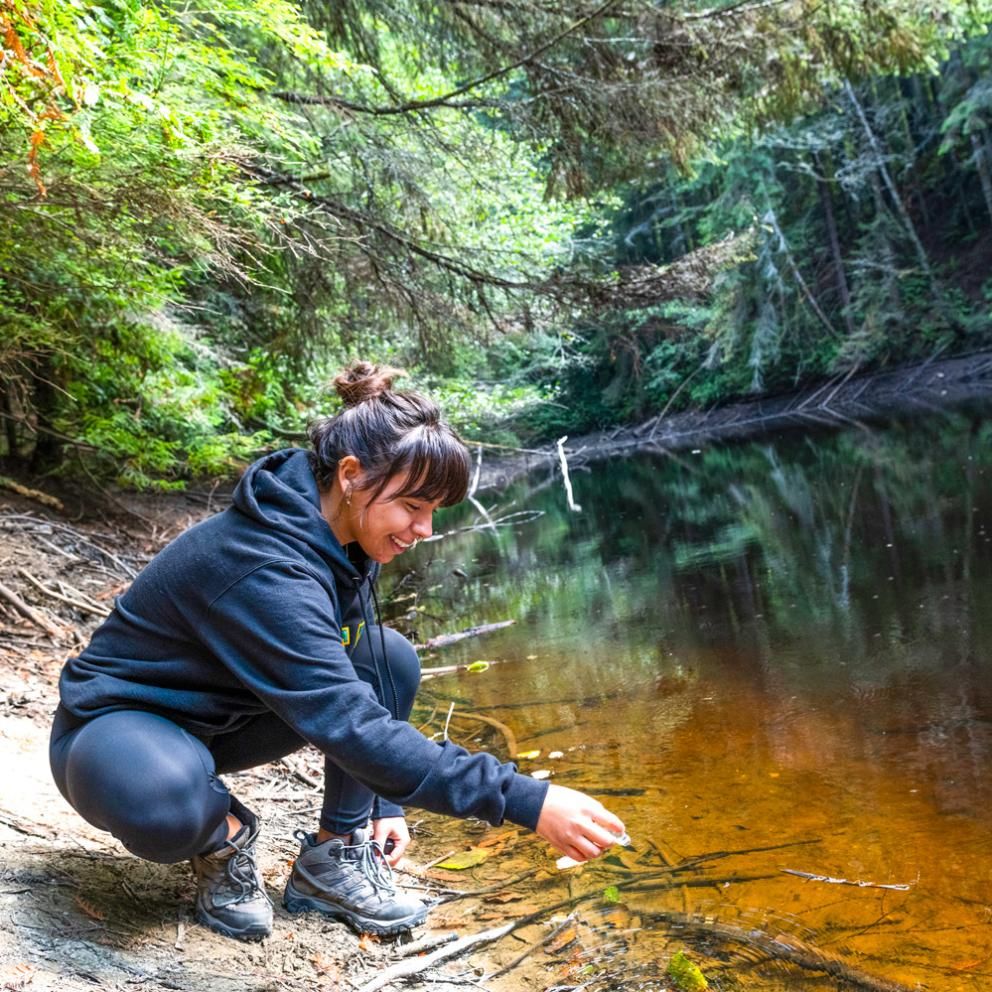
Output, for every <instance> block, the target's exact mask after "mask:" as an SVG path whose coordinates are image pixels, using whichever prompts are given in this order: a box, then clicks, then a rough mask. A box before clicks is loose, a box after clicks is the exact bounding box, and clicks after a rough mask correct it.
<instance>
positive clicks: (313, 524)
mask: <svg viewBox="0 0 992 992" xmlns="http://www.w3.org/2000/svg"><path fill="white" fill-rule="evenodd" d="M233 501H234V506H235V508H236V509H238V510H240V511H241V512H242V513H243V514H245V515H246V516H248V517H250V518H251V519H252V520H255V521H257V522H258V523H260V524H262V525H264V526H265V527H271V528H273V529H274V530H278V531H280V532H282V533H283V534H286V535H288V536H290V537H292V538H294V539H295V540H297V541H300V542H302V543H303V544H306V545H308V546H309V547H310V548H312V549H313V550H314V551H315V552H316V553H317V554H318V555H320V557H321V558H323V559H324V560H325V561H326V562H327V563H328V564H329V565H330V566H331V567H332V568H333V569H334V571H335V572H336V573H338V574H339V575H340V574H341V573H344V575H345V576H348V577H349V578H350V579H351V580H352V581H354V580H355V579H364V578H366V577H368V576H369V574H370V572H372V562H371V561H370V560H369V559H368V558H366V557H365V555H361V557H360V559H359V560H358V564H356V563H355V562H353V561H352V559H351V558H349V556H348V554H347V553H346V552H345V550H344V548H343V547H342V546H341V544H340V543H339V542H338V539H337V538H336V537H335V536H334V531H332V530H331V527H330V524H328V522H327V521H326V520H325V519H324V517H323V514H322V513H321V512H320V490H319V489H318V487H317V480H316V479H315V478H314V475H313V471H312V470H311V468H310V457H309V453H308V452H306V451H304V450H303V449H301V448H283V449H282V450H280V451H274V452H273V453H272V454H271V455H266V456H265V457H264V458H260V459H259V460H258V461H256V462H254V463H253V464H252V465H250V466H249V467H248V469H247V470H246V471H245V474H244V475H243V476H242V477H241V481H240V482H239V483H238V486H237V488H236V489H235V490H234V497H233Z"/></svg>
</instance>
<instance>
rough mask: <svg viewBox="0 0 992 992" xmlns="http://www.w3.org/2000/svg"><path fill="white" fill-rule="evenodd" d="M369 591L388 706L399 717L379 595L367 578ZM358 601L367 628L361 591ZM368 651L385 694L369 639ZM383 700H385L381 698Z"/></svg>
mask: <svg viewBox="0 0 992 992" xmlns="http://www.w3.org/2000/svg"><path fill="white" fill-rule="evenodd" d="M369 591H370V592H371V593H372V605H373V609H374V611H375V621H376V624H377V625H378V627H379V647H380V649H381V650H382V664H383V667H384V668H385V670H386V678H387V679H388V680H389V689H390V691H391V692H392V694H393V705H392V706H391V707H389V709H390V710H391V712H392V714H393V716H394V717H396V718H397V719H399V708H400V697H399V694H398V693H397V692H396V682H395V681H394V680H393V670H392V669H391V668H390V667H389V656H388V655H387V654H386V633H385V631H384V630H383V627H382V612H381V611H380V609H379V596H378V593H376V591H375V582H374V581H372V579H371V578H370V579H369ZM358 602H359V605H360V606H361V610H362V619H363V620H364V621H365V629H366V630H368V629H369V628H370V627H371V624H370V623H369V618H368V617H367V616H366V614H365V600H364V599H363V597H362V595H361V592H359V595H358ZM369 651H370V653H371V654H372V664H373V665H374V666H375V670H376V674H377V675H378V676H379V684H380V685H381V686H382V687H383V694H385V689H386V686H385V682H384V681H383V678H382V671H381V670H380V668H379V659H378V658H377V657H376V655H375V647H374V646H373V644H372V641H371V639H370V640H369ZM383 702H385V700H383Z"/></svg>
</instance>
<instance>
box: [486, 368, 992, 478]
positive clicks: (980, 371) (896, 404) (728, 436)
mask: <svg viewBox="0 0 992 992" xmlns="http://www.w3.org/2000/svg"><path fill="white" fill-rule="evenodd" d="M989 397H992V351H980V352H975V353H972V354H969V355H959V356H956V357H952V358H944V359H941V358H934V359H929V360H927V361H924V362H917V363H913V364H907V365H901V366H898V367H896V368H892V369H886V370H884V371H881V372H870V373H865V374H862V375H858V374H857V370H856V369H853V370H851V371H849V372H847V373H844V374H839V375H837V376H834V377H833V378H831V379H828V380H827V381H826V382H821V383H818V384H816V385H814V386H810V387H808V388H805V389H801V390H796V391H795V392H792V393H783V394H780V395H778V396H764V397H761V398H760V399H755V400H752V401H748V402H745V403H731V404H728V405H726V406H717V407H712V408H710V409H708V410H688V411H685V412H683V413H675V414H670V415H665V412H664V411H661V413H659V414H658V415H656V416H654V417H652V418H650V419H648V420H646V421H644V422H642V423H640V424H631V425H621V426H618V427H613V428H610V429H608V430H603V431H597V432H595V433H592V434H585V435H582V436H579V437H570V438H568V440H567V442H566V444H565V455H566V457H567V460H568V464H569V465H570V466H573V467H576V466H579V465H582V464H587V463H589V462H594V461H600V460H602V459H605V458H614V457H621V456H626V455H630V454H634V453H636V452H638V451H646V450H651V449H654V450H660V451H670V452H678V451H682V450H685V449H692V448H701V447H705V446H707V445H711V444H715V443H718V442H720V443H722V442H729V441H738V440H746V439H749V438H754V437H757V436H760V435H761V434H765V433H770V432H785V431H794V430H810V429H815V430H821V429H842V428H845V427H852V426H853V427H857V428H862V429H868V428H869V427H870V425H871V424H873V423H875V422H877V421H880V420H884V419H887V418H891V417H897V416H905V415H908V414H912V413H919V412H934V411H939V410H941V409H946V408H949V407H953V406H955V405H959V404H962V403H968V402H971V401H975V400H982V399H987V398H989ZM558 464H559V455H558V451H557V448H556V447H555V445H549V446H547V447H546V448H541V449H529V450H526V451H515V452H511V451H508V450H506V449H503V450H499V449H495V448H494V449H490V450H487V451H485V452H484V457H483V461H482V465H481V470H480V473H479V480H478V489H479V490H480V491H481V490H485V489H492V488H498V487H502V486H505V485H508V484H509V483H510V482H512V481H513V480H514V479H518V478H520V477H521V476H522V475H525V474H526V473H527V472H529V471H531V470H533V469H537V468H540V467H550V468H552V469H555V467H556V466H557V465H558Z"/></svg>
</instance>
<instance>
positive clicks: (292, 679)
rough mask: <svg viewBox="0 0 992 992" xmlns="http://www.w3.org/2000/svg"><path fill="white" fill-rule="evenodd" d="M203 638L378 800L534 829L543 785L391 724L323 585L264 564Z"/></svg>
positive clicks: (290, 565) (240, 585)
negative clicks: (360, 672) (349, 649)
mask: <svg viewBox="0 0 992 992" xmlns="http://www.w3.org/2000/svg"><path fill="white" fill-rule="evenodd" d="M202 635H203V636H204V637H205V638H208V639H209V646H210V649H211V650H212V652H213V653H214V654H215V655H216V656H217V657H218V659H219V660H220V661H221V662H222V663H223V664H224V665H225V667H227V668H228V669H229V670H230V671H231V672H232V673H233V674H234V675H235V676H236V677H237V678H238V680H239V681H240V682H241V683H242V684H243V685H244V686H245V687H246V688H247V689H248V690H249V691H251V692H252V693H253V694H254V695H255V696H257V697H258V699H259V700H261V701H262V702H263V703H264V704H265V705H266V706H267V707H268V708H270V709H271V710H272V711H273V712H274V713H276V714H277V715H278V716H279V717H280V718H281V719H282V720H283V721H284V722H285V723H287V724H289V726H291V727H292V728H293V729H294V730H295V731H296V732H297V733H299V734H300V736H301V737H303V738H305V739H306V740H308V741H309V742H310V743H311V744H313V745H314V746H315V747H317V748H318V749H319V750H320V751H322V752H323V753H324V754H326V755H328V756H329V757H330V758H331V759H332V760H333V761H334V762H335V763H336V764H337V765H339V766H340V767H341V768H342V769H343V770H344V771H345V772H347V773H348V774H349V775H351V776H352V777H353V778H355V779H357V780H358V781H359V782H361V783H363V784H364V785H366V786H368V787H369V788H370V789H371V790H372V791H373V792H375V793H376V794H377V795H379V796H381V797H383V798H384V799H386V800H388V801H390V802H391V803H396V804H400V805H410V806H417V807H420V808H421V809H428V810H433V811H435V812H439V813H447V814H450V815H452V816H459V817H466V816H477V817H479V818H480V819H483V820H487V821H488V822H489V823H493V824H498V823H500V822H502V821H503V820H504V819H508V820H510V821H512V822H513V823H519V824H520V825H522V826H525V827H530V828H531V829H533V828H534V827H535V826H536V824H537V819H538V816H539V815H540V811H541V806H542V805H543V803H544V797H545V794H546V793H547V783H546V782H538V781H535V780H534V779H532V778H529V777H527V776H525V775H520V774H518V773H517V771H516V768H515V766H514V765H512V764H503V763H501V762H499V761H497V760H496V758H494V757H493V756H492V755H490V754H485V753H476V754H470V753H469V752H468V751H466V750H465V749H464V748H461V747H458V746H457V745H455V744H452V743H451V742H450V741H446V742H445V743H443V744H436V743H434V742H433V741H429V740H427V738H426V737H424V736H423V734H421V733H420V732H419V731H417V730H415V729H414V728H413V727H412V726H411V725H410V724H408V723H405V722H404V721H402V720H396V719H394V718H393V717H392V715H391V714H390V713H389V711H388V710H387V709H386V708H385V707H383V706H382V705H381V704H380V703H379V701H378V700H377V699H376V697H375V691H374V689H373V688H372V686H370V685H369V684H368V683H367V682H363V681H362V680H361V679H360V678H359V677H358V676H357V675H356V673H355V670H354V668H353V667H352V665H351V661H350V660H349V658H348V655H347V654H346V652H345V650H344V646H343V645H342V643H341V631H340V629H339V628H338V625H337V620H336V617H335V610H334V603H333V602H332V600H331V599H330V597H329V594H328V590H327V588H326V587H325V586H324V585H323V584H322V583H321V582H319V581H318V580H317V579H316V577H314V576H313V575H312V574H311V573H310V572H309V571H307V569H306V568H304V567H303V566H301V565H300V564H298V563H294V562H290V561H279V562H269V563H267V564H265V565H264V566H261V567H259V568H256V569H255V570H254V571H252V572H251V573H249V574H248V575H246V576H244V577H242V578H241V579H240V580H239V581H238V582H236V583H235V584H234V585H232V586H230V587H229V588H228V589H227V590H225V591H224V592H223V593H222V594H221V595H220V596H218V597H217V598H216V599H215V600H214V601H213V602H212V603H211V604H210V605H209V607H208V609H207V615H206V618H205V625H204V629H203V631H202Z"/></svg>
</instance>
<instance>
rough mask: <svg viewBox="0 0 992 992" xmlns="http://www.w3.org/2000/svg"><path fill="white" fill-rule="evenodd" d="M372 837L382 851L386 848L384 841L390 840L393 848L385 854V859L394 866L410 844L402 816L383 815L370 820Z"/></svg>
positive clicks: (408, 832) (408, 831)
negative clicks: (377, 818)
mask: <svg viewBox="0 0 992 992" xmlns="http://www.w3.org/2000/svg"><path fill="white" fill-rule="evenodd" d="M372 839H373V840H374V841H376V842H377V843H378V845H379V847H381V848H382V850H383V851H385V850H386V841H387V840H392V842H393V849H392V851H390V852H389V854H387V855H386V860H387V861H388V862H389V864H390V866H395V865H397V864H398V863H399V860H400V858H402V857H403V852H404V851H406V849H407V847H409V845H410V830H409V828H408V827H407V825H406V820H405V819H404V818H403V817H402V816H384V817H383V818H382V819H381V820H373V821H372Z"/></svg>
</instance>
